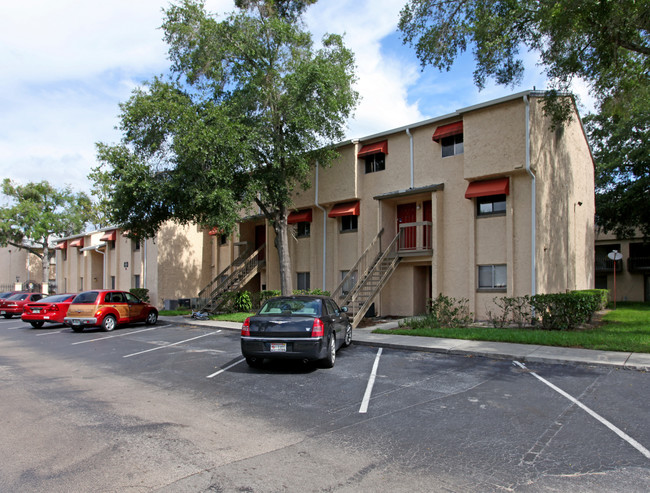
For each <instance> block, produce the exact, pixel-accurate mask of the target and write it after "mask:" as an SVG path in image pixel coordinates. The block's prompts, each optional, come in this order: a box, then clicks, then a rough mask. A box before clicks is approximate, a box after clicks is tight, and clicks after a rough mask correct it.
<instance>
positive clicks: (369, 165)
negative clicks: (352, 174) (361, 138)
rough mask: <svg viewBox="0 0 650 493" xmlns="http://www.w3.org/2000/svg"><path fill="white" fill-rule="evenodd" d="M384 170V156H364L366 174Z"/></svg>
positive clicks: (380, 154)
mask: <svg viewBox="0 0 650 493" xmlns="http://www.w3.org/2000/svg"><path fill="white" fill-rule="evenodd" d="M385 169H386V156H385V155H384V154H383V153H381V152H379V153H377V154H371V155H370V156H366V173H374V172H375V171H383V170H385Z"/></svg>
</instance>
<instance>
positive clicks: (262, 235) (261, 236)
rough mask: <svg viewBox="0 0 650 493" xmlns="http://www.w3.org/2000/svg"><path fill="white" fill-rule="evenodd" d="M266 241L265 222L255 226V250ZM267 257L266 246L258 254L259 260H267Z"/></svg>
mask: <svg viewBox="0 0 650 493" xmlns="http://www.w3.org/2000/svg"><path fill="white" fill-rule="evenodd" d="M265 242H266V226H265V225H264V224H260V225H259V226H255V250H257V249H258V248H259V247H261V246H262V245H263V244H264V243H265ZM265 259H266V248H265V249H264V250H262V251H261V252H260V253H259V254H258V255H257V260H265Z"/></svg>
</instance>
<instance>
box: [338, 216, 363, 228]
mask: <svg viewBox="0 0 650 493" xmlns="http://www.w3.org/2000/svg"><path fill="white" fill-rule="evenodd" d="M358 219H359V218H358V216H341V232H345V231H356V230H357V228H358Z"/></svg>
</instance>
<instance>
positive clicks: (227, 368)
mask: <svg viewBox="0 0 650 493" xmlns="http://www.w3.org/2000/svg"><path fill="white" fill-rule="evenodd" d="M244 361H246V359H245V358H242V359H240V360H239V361H235V362H234V363H233V364H232V365H229V366H226V367H225V368H222V369H221V370H219V371H217V372H214V373H213V374H212V375H208V376H207V377H205V378H212V377H216V376H217V375H219V374H220V373H223V372H224V371H228V370H230V369H231V368H232V367H233V366H237V365H238V364H239V363H242V362H244Z"/></svg>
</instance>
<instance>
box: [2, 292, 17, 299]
mask: <svg viewBox="0 0 650 493" xmlns="http://www.w3.org/2000/svg"><path fill="white" fill-rule="evenodd" d="M16 293H20V291H5V292H4V293H0V301H2V300H6V299H7V298H9V296H12V295H14V294H16Z"/></svg>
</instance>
